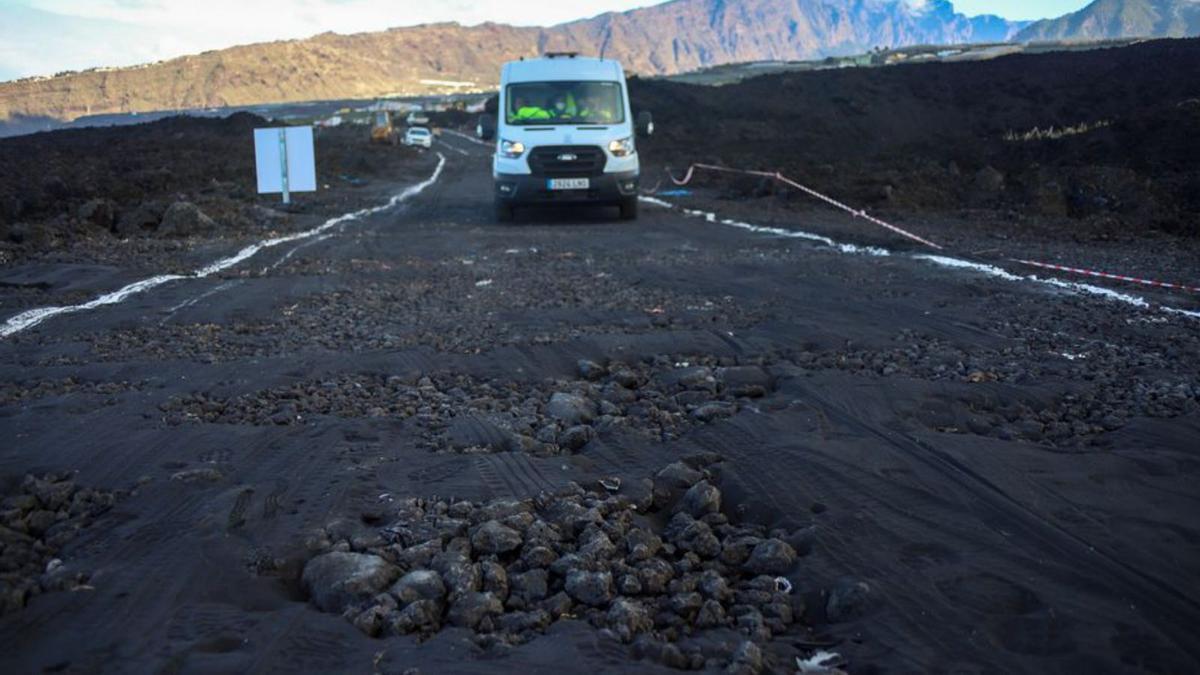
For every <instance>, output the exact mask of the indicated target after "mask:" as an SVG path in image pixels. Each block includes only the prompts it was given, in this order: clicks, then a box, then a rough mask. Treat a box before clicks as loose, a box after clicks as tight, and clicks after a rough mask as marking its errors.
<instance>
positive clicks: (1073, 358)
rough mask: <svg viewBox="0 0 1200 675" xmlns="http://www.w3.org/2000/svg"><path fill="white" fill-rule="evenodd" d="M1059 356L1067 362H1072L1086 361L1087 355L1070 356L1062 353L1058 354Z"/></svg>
mask: <svg viewBox="0 0 1200 675" xmlns="http://www.w3.org/2000/svg"><path fill="white" fill-rule="evenodd" d="M1060 356H1063V357H1065V358H1066V359H1067V360H1068V361H1074V360H1075V359H1086V358H1087V354H1072V353H1070V352H1063V353H1062V354H1060Z"/></svg>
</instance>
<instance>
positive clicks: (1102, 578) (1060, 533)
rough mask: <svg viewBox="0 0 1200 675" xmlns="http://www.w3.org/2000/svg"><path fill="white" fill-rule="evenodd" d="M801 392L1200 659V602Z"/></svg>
mask: <svg viewBox="0 0 1200 675" xmlns="http://www.w3.org/2000/svg"><path fill="white" fill-rule="evenodd" d="M800 389H801V390H802V391H803V394H804V396H805V397H806V398H808V399H809V400H810V401H814V402H816V403H817V404H818V405H820V406H821V407H823V408H824V409H825V411H826V413H827V414H828V416H829V418H830V419H831V420H832V421H833V422H834V423H835V424H838V425H841V426H842V427H843V428H847V429H852V430H856V431H858V432H860V433H862V434H863V435H865V436H867V437H869V438H874V439H876V440H877V441H879V442H880V443H881V447H882V448H890V449H891V451H892V452H895V453H897V454H899V455H900V456H902V457H904V458H906V459H909V460H912V461H914V462H916V463H917V464H919V465H921V466H923V467H925V468H926V469H928V470H930V471H931V472H932V473H933V475H934V476H937V477H938V479H939V480H940V481H944V482H945V483H946V484H948V485H952V486H955V487H957V488H958V489H959V490H960V491H961V492H963V493H965V494H970V495H971V497H972V506H973V508H972V511H973V513H972V515H974V517H975V518H976V519H977V520H979V521H981V522H984V523H986V524H987V525H988V527H989V528H991V529H992V530H994V531H1000V530H1003V532H1004V533H1006V535H1007V536H1006V540H1007V541H1008V542H1009V545H1010V546H1012V547H1016V548H1018V549H1020V550H1022V551H1023V552H1024V553H1025V554H1026V555H1027V556H1028V559H1029V560H1037V561H1045V560H1046V558H1047V557H1049V558H1050V559H1051V560H1053V561H1055V562H1056V563H1058V564H1059V566H1060V567H1061V569H1062V570H1063V573H1064V574H1069V575H1070V576H1071V577H1073V578H1076V579H1077V578H1078V577H1079V576H1080V572H1081V571H1083V570H1089V571H1091V574H1089V575H1088V576H1090V577H1092V579H1093V580H1094V581H1095V582H1096V583H1098V584H1103V585H1105V586H1107V587H1110V588H1111V587H1112V586H1114V585H1118V586H1121V587H1123V588H1122V590H1121V592H1120V593H1119V596H1120V597H1124V598H1130V599H1134V598H1136V599H1137V600H1136V604H1137V611H1138V614H1139V615H1141V616H1142V617H1143V618H1144V620H1146V621H1147V622H1148V623H1149V624H1151V625H1152V626H1154V627H1155V628H1156V629H1157V630H1158V631H1160V632H1161V633H1162V634H1163V635H1164V636H1167V637H1169V638H1170V639H1171V640H1172V642H1174V643H1175V646H1176V647H1177V648H1178V649H1180V650H1182V651H1183V652H1185V653H1187V654H1188V656H1189V657H1190V658H1192V659H1194V660H1198V661H1200V644H1197V643H1196V642H1195V641H1194V640H1193V639H1192V636H1191V634H1190V633H1191V627H1192V626H1195V625H1196V624H1197V623H1200V605H1198V603H1197V601H1196V600H1194V599H1192V598H1190V597H1188V596H1187V595H1185V594H1184V593H1182V592H1181V591H1180V590H1178V589H1176V588H1174V587H1172V586H1170V585H1168V584H1166V583H1165V582H1163V581H1161V580H1159V579H1157V578H1156V577H1153V576H1150V575H1147V574H1145V573H1143V572H1141V571H1140V570H1138V569H1136V568H1134V567H1132V566H1131V565H1129V564H1127V563H1125V562H1123V561H1121V560H1120V559H1119V558H1118V557H1117V556H1115V555H1113V554H1111V553H1110V552H1108V551H1106V550H1104V549H1103V548H1102V547H1099V546H1096V545H1094V544H1092V543H1091V542H1089V541H1087V540H1086V539H1084V538H1083V537H1081V536H1079V535H1077V534H1075V533H1074V532H1071V531H1070V530H1068V529H1066V528H1064V527H1062V526H1060V525H1059V524H1057V523H1055V522H1053V521H1051V520H1049V519H1048V518H1046V517H1044V516H1042V515H1041V514H1039V513H1037V512H1036V511H1034V510H1032V509H1031V508H1029V507H1028V506H1026V505H1025V504H1023V503H1021V502H1020V500H1018V499H1016V498H1014V497H1013V496H1012V495H1010V494H1008V493H1007V492H1005V491H1004V490H1003V489H1002V488H1001V487H999V486H998V485H996V484H995V483H993V482H992V481H990V480H988V479H987V478H986V477H984V476H982V475H980V474H979V473H977V472H975V471H973V470H972V469H970V467H968V466H966V465H965V464H963V463H962V462H960V461H958V460H957V459H955V458H954V457H952V456H950V455H948V454H947V453H945V452H943V451H940V450H938V449H937V448H935V447H933V446H932V445H930V444H928V443H924V442H922V441H920V440H919V439H915V438H913V437H911V436H909V435H907V434H904V433H901V432H895V431H888V430H884V429H881V428H876V427H874V426H872V425H869V424H866V423H864V422H862V421H860V420H859V419H858V418H857V417H856V416H854V415H853V414H852V413H851V412H850V411H848V410H846V409H844V408H842V407H841V406H838V405H836V404H834V403H832V402H830V401H829V400H827V399H826V398H825V397H823V396H821V395H820V394H819V393H817V392H815V391H811V390H807V389H806V388H804V387H803V385H800ZM1042 567H1043V570H1044V571H1043V573H1046V574H1050V573H1052V570H1050V569H1049V568H1047V567H1046V565H1045V562H1043V563H1042ZM1114 582H1116V583H1114ZM1075 583H1079V582H1078V581H1075ZM1146 610H1149V611H1146Z"/></svg>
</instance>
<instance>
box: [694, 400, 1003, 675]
mask: <svg viewBox="0 0 1200 675" xmlns="http://www.w3.org/2000/svg"><path fill="white" fill-rule="evenodd" d="M789 428H791V425H781V429H773V428H772V427H771V426H769V425H768V424H763V423H755V424H750V423H749V420H747V419H745V418H743V417H740V416H739V417H735V418H733V419H731V420H729V421H728V422H726V423H722V424H716V425H712V426H709V427H705V428H704V429H703V430H702V431H701V432H699V433H697V434H695V435H694V437H693V438H691V439H689V440H692V441H693V442H695V443H696V445H699V446H700V447H702V448H704V449H706V450H709V451H711V452H715V453H717V454H719V455H721V456H723V457H725V458H726V460H728V461H729V462H731V463H732V465H733V467H732V469H729V470H726V471H724V472H723V476H722V483H723V484H724V483H726V482H731V483H732V484H733V485H734V486H736V487H735V490H739V491H740V492H741V493H742V494H741V495H733V496H735V498H736V497H738V496H740V497H744V498H745V499H746V500H747V501H743V502H742V503H741V504H738V505H736V506H735V508H742V507H744V506H749V507H751V509H752V510H753V511H758V510H759V508H761V507H759V506H757V505H753V504H750V503H748V502H754V501H758V502H762V503H763V504H764V505H765V507H766V508H767V510H768V511H769V512H774V513H775V514H777V516H778V517H780V518H781V520H783V522H784V523H786V525H787V528H788V529H790V528H793V527H797V526H804V525H806V524H807V522H806V520H803V519H811V518H813V511H812V508H811V507H812V506H813V503H814V502H813V500H812V495H829V494H830V493H831V492H833V493H838V494H845V495H847V498H846V500H845V501H847V502H850V503H855V504H861V501H862V499H863V498H868V499H870V500H871V502H873V504H874V506H872V507H865V508H862V507H860V508H856V511H861V512H869V513H871V514H874V516H873V517H872V518H871V519H870V520H868V521H867V522H865V523H863V522H860V521H859V520H858V518H857V517H855V518H853V519H849V518H848V519H846V520H845V521H844V522H839V523H838V525H837V526H830V527H822V526H820V524H819V521H817V523H818V534H817V542H816V545H817V547H818V549H817V550H818V551H819V554H820V555H821V556H824V557H826V558H827V559H828V561H827V563H826V565H827V567H828V568H830V569H831V570H834V571H835V572H834V574H832V575H831V576H836V577H840V576H843V575H844V574H846V573H847V571H849V570H853V571H854V573H855V575H856V576H858V577H861V578H864V579H867V580H869V581H873V582H884V583H873V584H872V587H873V590H874V591H875V593H876V594H877V596H878V597H879V599H880V600H881V605H882V606H883V607H885V608H886V609H887V611H889V612H892V613H893V614H894V615H896V616H897V617H898V621H897V622H898V623H899V625H903V626H905V628H906V630H909V631H911V632H910V633H909V634H908V635H905V636H902V637H899V638H897V639H896V643H902V642H904V641H906V640H911V639H912V637H913V634H914V633H915V634H916V635H918V636H919V637H920V639H921V641H922V643H923V644H924V645H935V646H936V650H937V653H939V654H955V653H959V652H961V651H962V645H961V644H960V643H959V639H960V638H959V636H957V635H953V634H951V633H950V632H948V631H946V630H944V629H943V627H941V626H940V625H938V624H937V623H936V622H930V621H929V616H928V614H927V612H926V608H927V606H928V605H927V604H926V603H924V602H919V601H914V598H919V597H920V596H916V595H913V594H912V591H911V589H910V588H909V587H907V586H905V587H900V589H899V594H900V595H902V596H903V599H902V598H901V597H899V596H898V595H897V590H896V588H894V584H891V583H889V581H890V579H891V578H892V577H893V576H894V575H895V572H896V570H895V568H894V566H893V562H892V560H891V559H890V556H889V557H885V558H884V559H880V558H878V557H877V556H872V555H865V556H864V555H862V554H861V546H860V545H858V544H857V541H856V539H857V536H858V535H859V534H860V533H859V532H858V530H859V529H862V528H867V529H872V528H874V529H877V530H882V534H883V537H884V538H885V539H890V540H892V543H893V547H894V550H904V546H905V544H907V543H911V542H919V541H921V540H922V539H923V537H922V531H921V530H920V529H919V528H914V527H911V526H910V525H909V524H908V523H909V521H911V520H913V519H914V518H915V519H917V520H918V521H920V523H921V525H922V526H923V527H925V528H927V530H931V531H938V530H942V529H944V528H945V527H946V524H944V523H939V522H937V521H936V520H934V519H932V518H928V517H922V516H920V515H918V514H914V513H913V511H912V505H911V504H910V503H893V502H891V501H890V500H888V499H886V497H884V494H885V493H884V491H882V490H879V489H877V487H878V486H875V485H871V484H869V483H868V482H865V481H859V480H853V479H852V477H853V476H855V475H856V474H861V473H864V471H865V470H864V468H863V467H860V466H855V465H853V464H851V463H850V462H848V461H846V462H839V464H841V466H839V467H837V468H831V467H828V466H827V465H826V463H827V462H829V461H837V460H836V459H834V460H830V456H829V455H828V454H824V453H817V452H807V451H806V450H807V448H806V447H805V446H803V445H794V444H793V443H794V442H797V441H795V439H789V442H788V443H787V444H784V445H781V444H779V443H771V442H770V439H769V436H771V435H773V434H775V432H777V431H778V432H780V433H785V432H783V431H782V429H789ZM813 433H814V434H821V435H826V436H827V435H831V434H830V431H829V430H828V429H821V430H819V431H814V432H813ZM832 435H834V437H835V441H836V440H840V439H838V438H837V437H839V436H840V437H842V438H845V439H847V440H850V434H848V433H842V434H832ZM877 478H880V480H886V479H884V478H881V477H877ZM921 494H924V493H921ZM833 496H834V497H835V501H836V495H833ZM731 506H732V505H731ZM883 513H890V514H891V515H892V516H894V517H892V518H888V519H887V526H886V528H883V527H882V526H877V525H876V523H877V522H881V515H882V514H883ZM801 514H802V517H803V519H801V517H800V515H801ZM760 517H761V514H760ZM896 528H903V529H902V530H900V531H896ZM871 535H873V536H872V537H871V538H870V540H872V541H873V542H878V541H879V539H880V536H879V535H880V532H875V531H873V532H871ZM873 545H875V544H873ZM810 564H811V563H810ZM926 573H928V571H926ZM826 581H827V582H829V581H832V579H829V580H826ZM893 646H894V645H893ZM897 658H898V659H899V661H905V660H907V659H909V658H911V657H909V656H907V655H898V656H897ZM981 658H982V657H981ZM990 658H993V659H997V658H1000V657H999V656H997V655H995V654H993V655H991V656H990ZM893 665H896V666H899V665H900V664H899V663H894V664H893ZM908 665H909V667H911V668H913V669H915V670H922V669H924V668H925V667H927V666H928V665H929V664H922V663H920V662H919V661H912V662H909V663H908Z"/></svg>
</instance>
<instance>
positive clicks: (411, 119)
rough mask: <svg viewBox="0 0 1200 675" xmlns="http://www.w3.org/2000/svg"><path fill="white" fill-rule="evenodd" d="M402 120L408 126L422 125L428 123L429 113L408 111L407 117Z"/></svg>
mask: <svg viewBox="0 0 1200 675" xmlns="http://www.w3.org/2000/svg"><path fill="white" fill-rule="evenodd" d="M404 121H405V123H406V124H408V126H410V127H423V126H425V125H427V124H429V115H426V114H425V113H423V112H418V111H416V110H414V111H412V112H410V113H408V117H407V118H406V119H405V120H404Z"/></svg>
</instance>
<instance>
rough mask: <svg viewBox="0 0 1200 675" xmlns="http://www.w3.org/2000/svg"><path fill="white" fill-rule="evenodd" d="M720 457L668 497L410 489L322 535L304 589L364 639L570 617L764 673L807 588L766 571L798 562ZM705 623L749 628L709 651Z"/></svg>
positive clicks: (518, 634)
mask: <svg viewBox="0 0 1200 675" xmlns="http://www.w3.org/2000/svg"><path fill="white" fill-rule="evenodd" d="M712 461H715V459H714V458H713V457H708V456H697V457H693V458H689V460H688V462H689V463H688V464H685V463H683V462H680V463H677V464H673V465H671V466H668V467H666V468H664V469H663V470H662V471H660V472H659V473H658V474H657V477H656V480H657V481H658V482H660V483H663V484H667V483H669V484H670V485H671V486H672V487H673V488H674V489H675V490H676V496H675V498H674V499H673V500H672V501H671V502H670V503H667V504H665V505H663V506H662V507H658V506H656V505H655V504H654V502H653V494H652V491H651V488H650V485H651V481H650V480H647V481H645V483H641V482H638V481H630V482H629V483H628V484H627V487H628V488H629V489H628V490H620V491H618V492H616V493H615V494H613V493H610V492H607V491H604V492H598V491H588V490H586V489H584V488H582V487H580V486H578V485H574V484H572V485H571V486H569V487H568V488H566V489H564V490H562V491H560V492H557V493H554V494H545V493H544V494H542V495H539V496H538V497H536V498H534V499H527V500H513V499H501V500H496V501H492V502H482V503H478V502H465V501H454V500H441V499H418V498H412V499H403V500H401V501H399V502H398V503H397V504H396V505H395V508H394V512H393V513H392V514H391V515H390V516H385V518H384V520H385V521H389V522H388V524H387V525H385V526H384V527H382V528H379V529H378V535H379V536H365V535H363V534H362V532H361V530H356V529H355V528H352V527H347V525H346V524H345V523H344V522H340V521H339V522H335V523H331V524H330V525H329V526H327V527H325V528H323V530H321V531H320V532H318V533H315V534H314V536H313V537H311V538H310V542H312V543H310V547H311V546H315V549H314V553H315V555H314V557H313V558H312V560H311V561H310V562H309V563H308V564H307V565H306V566H305V569H304V575H303V577H304V586H305V588H306V589H308V590H309V592H310V594H311V598H312V602H313V604H314V605H315V606H317V607H318V608H319V609H322V610H324V611H327V612H332V613H340V614H343V615H344V616H346V618H347V619H348V620H349V621H350V622H351V623H353V624H354V625H355V626H356V627H358V628H359V629H360V630H361V631H363V632H364V633H365V634H367V635H371V636H383V635H390V634H410V633H415V634H417V635H418V636H420V637H421V638H422V639H424V638H427V637H429V636H431V635H432V634H434V633H436V632H437V631H439V630H440V629H441V628H442V627H443V626H458V627H462V628H466V629H469V630H471V631H472V632H473V633H474V634H475V639H476V641H477V642H478V643H479V644H480V645H495V644H519V643H522V642H525V641H527V640H529V639H531V638H532V637H534V636H536V635H539V634H541V633H543V632H544V631H545V630H546V629H547V628H548V627H549V626H550V625H551V624H552V623H553V622H555V621H558V620H561V619H563V618H567V617H572V618H576V619H579V620H583V621H587V622H588V623H590V624H591V625H593V626H595V627H596V628H597V629H600V630H603V631H608V632H609V634H610V635H612V636H613V637H615V639H617V640H619V641H621V642H623V643H626V644H631V645H633V646H634V653H635V654H637V655H641V656H642V658H650V659H654V660H656V661H658V662H661V663H663V664H665V665H668V666H671V667H681V666H686V667H689V668H690V667H694V666H695V665H697V664H699V665H701V666H704V665H706V664H707V666H709V667H717V668H729V669H730V672H760V671H761V670H762V668H763V656H762V652H761V649H760V648H759V645H760V644H765V643H767V642H768V641H770V640H771V639H772V637H773V636H775V635H778V634H780V633H783V632H786V631H787V630H789V627H790V626H792V625H793V624H795V623H796V622H797V621H799V620H800V619H801V617H802V616H804V611H805V605H804V602H803V600H802V599H801V597H800V593H794V594H789V593H787V592H785V591H784V590H781V586H780V585H779V584H778V583H776V581H775V578H774V577H773V576H770V575H772V574H778V573H783V572H785V571H789V570H791V569H792V568H794V567H795V565H796V563H797V559H796V554H795V551H793V550H792V548H791V547H790V546H788V545H787V544H786V543H784V542H783V541H781V540H779V539H775V538H771V537H769V536H767V532H766V531H765V530H764V528H763V527H762V526H759V525H755V524H753V523H738V524H735V523H732V522H731V521H730V520H729V518H728V517H727V516H726V515H725V514H724V513H722V512H721V506H722V501H721V492H720V489H719V488H718V487H717V486H716V485H715V484H714V483H713V482H712V481H711V480H710V479H709V475H708V470H707V467H708V466H710V464H711V462H712ZM693 466H695V467H696V468H693ZM685 487H686V489H684V488H685ZM639 494H640V495H641V496H640V497H639V496H638V495H639ZM639 503H640V506H639ZM672 512H673V513H674V515H673V516H671V517H670V518H669V520H668V521H667V524H666V526H665V527H658V526H655V525H654V522H655V521H656V520H657V519H658V517H659V516H658V515H656V514H661V516H663V517H665V516H666V515H668V514H670V513H672ZM376 515H377V514H376ZM376 515H373V516H372V517H373V518H374V517H376ZM659 522H661V521H659ZM397 579H398V580H397ZM789 590H790V589H789ZM818 592H819V589H818ZM706 631H726V633H725V634H729V633H728V631H732V632H733V634H739V635H740V636H741V638H740V640H735V641H733V642H730V641H728V640H717V641H715V642H712V641H710V642H706V643H704V644H707V645H709V646H708V647H706V648H705V649H707V650H708V651H707V652H705V653H701V652H700V651H698V650H699V647H698V646H697V644H699V643H695V642H694V641H693V638H696V637H699V636H701V635H703V634H705V632H706ZM680 645H682V646H683V647H685V648H686V650H687V651H686V652H684V651H681V650H680ZM713 645H718V646H717V647H713ZM721 645H723V646H721ZM747 645H748V646H747ZM713 649H716V652H713Z"/></svg>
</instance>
